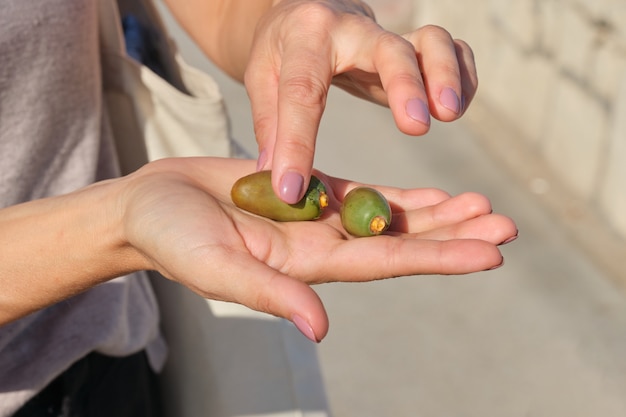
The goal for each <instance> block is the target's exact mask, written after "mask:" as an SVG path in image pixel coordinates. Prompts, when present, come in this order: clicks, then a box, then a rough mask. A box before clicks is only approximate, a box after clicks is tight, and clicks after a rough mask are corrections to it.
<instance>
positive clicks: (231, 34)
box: [165, 0, 374, 81]
mask: <svg viewBox="0 0 626 417" xmlns="http://www.w3.org/2000/svg"><path fill="white" fill-rule="evenodd" d="M288 1H289V0H254V1H250V0H165V2H166V4H167V5H168V7H169V9H170V10H171V12H172V14H173V15H174V17H176V19H177V20H178V22H179V23H180V24H181V26H182V27H183V28H184V29H185V31H186V32H187V33H188V34H189V35H190V36H191V38H192V39H193V40H194V41H195V42H196V43H197V44H198V46H199V47H200V48H201V49H202V51H203V52H204V53H205V54H206V55H207V56H208V57H209V58H210V59H211V60H212V61H213V62H214V63H215V64H216V65H218V66H219V67H220V68H221V69H222V70H223V71H225V72H226V73H227V74H229V75H230V76H231V77H233V78H234V79H236V80H239V81H243V75H244V72H245V69H246V67H247V64H248V56H249V54H250V49H251V47H252V43H253V40H254V33H255V30H256V27H257V24H258V23H259V20H260V19H261V18H262V17H263V16H264V15H265V14H266V13H267V12H268V11H269V10H270V9H271V8H272V7H274V6H276V5H278V4H279V3H287V2H288ZM291 3H292V4H294V5H297V4H299V3H306V2H304V1H291ZM327 3H329V4H332V6H333V9H335V10H339V11H342V12H346V13H358V14H363V15H366V16H369V17H371V18H372V19H373V18H374V13H373V12H372V10H371V8H370V7H369V6H367V4H365V3H364V2H362V1H360V0H327Z"/></svg>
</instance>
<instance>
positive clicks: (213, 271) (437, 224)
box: [121, 158, 517, 341]
mask: <svg viewBox="0 0 626 417" xmlns="http://www.w3.org/2000/svg"><path fill="white" fill-rule="evenodd" d="M253 170H254V162H253V161H242V160H228V159H210V160H208V159H207V158H197V159H166V160H161V161H156V162H154V163H151V164H149V165H147V166H146V167H144V168H142V169H141V170H139V171H138V172H137V173H135V174H132V175H131V176H129V177H128V183H129V184H130V186H129V187H128V190H129V191H128V192H127V193H125V201H124V203H123V204H122V205H121V206H123V207H126V209H125V214H124V222H123V224H124V231H125V232H124V233H125V235H126V239H127V240H128V242H129V244H130V245H132V246H133V247H134V248H136V249H137V250H138V251H139V252H140V253H142V254H143V256H144V257H145V260H146V267H147V268H146V269H156V270H158V271H160V272H161V273H162V274H163V275H164V276H166V277H168V278H170V279H172V280H175V281H178V282H180V283H182V284H184V285H186V286H187V287H189V288H191V289H192V290H194V291H195V292H197V293H198V294H200V295H202V296H204V297H206V298H211V299H216V300H225V301H231V302H237V303H240V304H243V305H246V306H248V307H250V308H252V309H255V310H258V311H263V312H267V313H270V314H273V315H276V316H279V317H284V318H286V319H288V320H291V321H293V322H294V323H296V324H297V325H298V326H299V328H300V329H301V330H303V332H304V333H305V334H308V336H309V337H310V338H311V339H314V340H317V341H319V340H321V339H322V338H323V337H324V336H325V335H326V332H327V330H328V317H327V316H326V313H325V310H324V307H323V305H322V302H321V301H320V299H319V298H318V296H317V295H316V293H315V292H314V291H313V289H311V288H310V286H309V285H310V284H317V283H325V282H331V281H353V282H355V281H370V280H375V279H381V278H389V277H396V276H405V275H415V274H464V273H470V272H475V271H481V270H486V269H491V268H494V267H497V266H499V265H500V264H501V263H502V255H501V254H500V252H499V250H498V248H497V245H499V244H501V243H503V242H504V241H507V240H509V239H510V238H512V237H513V236H515V235H516V233H517V230H516V228H515V224H514V223H513V222H512V221H511V220H510V219H508V218H506V217H504V216H501V215H497V214H491V206H490V203H489V201H488V200H487V199H486V198H485V197H483V196H482V195H479V194H473V193H470V194H462V195H460V196H457V197H450V196H449V195H448V194H446V193H445V192H443V191H439V190H434V189H416V190H400V189H397V188H390V187H377V188H378V189H379V190H381V191H382V192H383V194H385V195H386V196H387V198H388V199H389V201H390V204H391V205H392V208H393V212H394V214H393V220H392V224H391V228H390V230H389V231H388V232H387V233H386V234H385V235H381V236H376V237H368V238H353V237H351V236H349V235H348V234H347V233H346V232H345V231H344V230H343V228H342V226H341V222H340V219H339V214H338V210H339V205H340V202H341V200H342V199H343V196H344V195H345V194H346V193H347V192H348V191H349V190H350V189H352V188H353V187H355V186H357V185H359V184H356V183H352V182H349V181H345V180H340V179H337V178H332V177H328V176H325V175H323V174H321V173H317V174H316V175H318V176H319V177H320V179H322V181H323V182H325V184H326V186H327V188H328V190H329V196H330V199H331V204H330V206H329V207H328V208H327V209H326V211H325V213H324V215H323V217H322V218H321V219H319V220H316V221H310V222H289V223H279V222H275V221H271V220H268V219H265V218H262V217H259V216H256V215H252V214H250V213H247V212H244V211H242V210H240V209H238V208H237V207H235V206H234V205H233V204H232V201H231V199H230V188H231V186H232V184H233V183H234V182H235V180H236V179H237V178H239V177H241V176H243V175H246V174H248V173H250V172H252V171H253ZM181 202H182V204H181ZM303 327H304V328H303Z"/></svg>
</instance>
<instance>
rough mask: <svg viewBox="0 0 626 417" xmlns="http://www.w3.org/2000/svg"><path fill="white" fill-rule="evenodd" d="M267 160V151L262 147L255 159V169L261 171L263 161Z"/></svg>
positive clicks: (263, 164)
mask: <svg viewBox="0 0 626 417" xmlns="http://www.w3.org/2000/svg"><path fill="white" fill-rule="evenodd" d="M266 162H267V151H266V150H265V149H263V150H262V151H261V153H260V154H259V159H257V161H256V170H257V171H261V170H262V169H263V168H264V167H265V163H266Z"/></svg>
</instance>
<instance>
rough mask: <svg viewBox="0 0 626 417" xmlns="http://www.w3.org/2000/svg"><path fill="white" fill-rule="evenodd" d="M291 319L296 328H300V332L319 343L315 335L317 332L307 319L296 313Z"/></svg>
mask: <svg viewBox="0 0 626 417" xmlns="http://www.w3.org/2000/svg"><path fill="white" fill-rule="evenodd" d="M291 321H292V322H293V324H294V325H295V326H296V328H297V329H298V330H300V333H302V334H303V335H305V336H306V337H307V339H309V340H310V341H312V342H315V343H319V340H317V338H316V337H315V333H313V328H312V327H311V326H310V325H309V323H307V321H306V320H304V319H303V318H302V317H300V316H298V315H297V314H296V315H294V316H293V317H292V319H291Z"/></svg>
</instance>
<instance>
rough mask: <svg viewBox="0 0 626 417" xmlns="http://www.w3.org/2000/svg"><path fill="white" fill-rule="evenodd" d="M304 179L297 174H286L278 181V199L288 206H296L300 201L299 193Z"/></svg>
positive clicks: (291, 172)
mask: <svg viewBox="0 0 626 417" xmlns="http://www.w3.org/2000/svg"><path fill="white" fill-rule="evenodd" d="M303 184H304V178H302V175H300V174H298V173H297V172H293V171H290V172H287V173H286V174H285V175H284V176H283V178H282V180H281V181H280V198H281V199H282V200H283V201H284V202H286V203H289V204H296V203H297V202H298V201H300V192H301V191H302V185H303Z"/></svg>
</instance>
